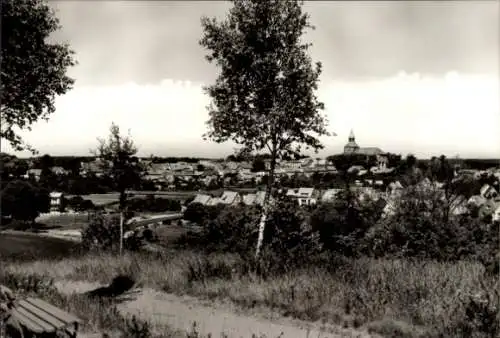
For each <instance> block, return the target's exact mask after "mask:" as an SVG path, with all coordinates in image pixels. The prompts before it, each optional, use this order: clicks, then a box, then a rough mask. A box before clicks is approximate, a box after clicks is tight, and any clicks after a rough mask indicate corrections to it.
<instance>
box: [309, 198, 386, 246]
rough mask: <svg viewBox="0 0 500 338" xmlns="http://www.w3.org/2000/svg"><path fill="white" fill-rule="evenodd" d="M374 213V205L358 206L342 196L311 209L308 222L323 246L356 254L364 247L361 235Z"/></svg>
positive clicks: (371, 223)
mask: <svg viewBox="0 0 500 338" xmlns="http://www.w3.org/2000/svg"><path fill="white" fill-rule="evenodd" d="M376 214H378V210H376V209H375V206H373V205H371V204H369V205H367V206H360V205H358V204H354V203H349V201H348V200H347V199H346V198H344V199H339V200H337V201H336V202H335V203H324V204H320V205H319V206H318V208H316V210H314V211H313V213H312V216H311V225H312V227H313V229H314V230H315V231H318V233H319V236H320V239H321V243H322V244H323V245H324V247H325V249H327V250H329V251H331V252H333V253H337V254H342V255H345V256H358V255H360V254H361V253H362V252H364V251H365V247H364V242H363V238H364V237H365V234H366V233H367V231H368V230H369V229H370V227H371V226H372V225H373V224H374V223H373V221H374V220H375V219H377V217H378V215H376Z"/></svg>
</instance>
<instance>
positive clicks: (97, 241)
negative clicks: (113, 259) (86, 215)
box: [82, 212, 120, 251]
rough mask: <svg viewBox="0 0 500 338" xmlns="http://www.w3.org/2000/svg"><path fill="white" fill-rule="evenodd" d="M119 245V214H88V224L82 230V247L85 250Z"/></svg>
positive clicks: (104, 248) (105, 248) (110, 247)
mask: <svg viewBox="0 0 500 338" xmlns="http://www.w3.org/2000/svg"><path fill="white" fill-rule="evenodd" d="M119 245H120V216H119V215H116V214H115V215H103V214H102V213H99V212H95V213H93V214H91V215H90V220H89V225H88V226H87V227H86V228H85V229H84V230H83V231H82V247H83V248H84V249H86V250H112V251H115V250H117V248H119Z"/></svg>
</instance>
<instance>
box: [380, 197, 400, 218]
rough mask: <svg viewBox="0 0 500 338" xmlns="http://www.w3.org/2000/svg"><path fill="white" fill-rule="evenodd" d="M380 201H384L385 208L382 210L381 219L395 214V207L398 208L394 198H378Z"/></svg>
mask: <svg viewBox="0 0 500 338" xmlns="http://www.w3.org/2000/svg"><path fill="white" fill-rule="evenodd" d="M380 200H384V201H385V206H384V207H383V209H382V216H383V217H388V216H392V215H394V214H395V213H396V211H397V207H398V203H397V200H396V198H394V197H388V198H386V199H384V198H380Z"/></svg>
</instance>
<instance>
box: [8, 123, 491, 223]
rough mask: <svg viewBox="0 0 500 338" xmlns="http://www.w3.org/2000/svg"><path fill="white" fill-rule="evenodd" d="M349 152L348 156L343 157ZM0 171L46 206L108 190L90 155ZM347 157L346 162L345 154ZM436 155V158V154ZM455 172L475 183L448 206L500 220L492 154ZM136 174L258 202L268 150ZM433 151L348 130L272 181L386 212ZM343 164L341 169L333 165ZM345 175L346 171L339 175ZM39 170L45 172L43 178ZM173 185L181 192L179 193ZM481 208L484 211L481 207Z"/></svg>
mask: <svg viewBox="0 0 500 338" xmlns="http://www.w3.org/2000/svg"><path fill="white" fill-rule="evenodd" d="M346 155H348V156H346ZM2 156H3V159H2V163H3V166H2V178H3V180H4V182H5V181H9V180H12V179H24V180H31V181H35V182H38V183H42V182H40V181H44V182H43V184H42V185H43V186H45V187H46V188H48V189H49V190H50V191H52V193H51V197H52V199H53V202H52V203H51V205H52V210H59V209H60V205H61V202H60V201H61V200H62V198H63V196H78V195H89V194H104V193H109V192H112V191H113V189H112V184H111V182H109V179H108V178H106V177H105V175H104V172H103V168H104V167H105V165H104V163H103V160H102V159H100V158H95V157H85V158H78V157H54V158H53V157H51V156H50V155H44V156H41V157H38V158H35V157H34V158H29V159H18V158H15V157H14V156H9V155H7V154H3V155H2ZM346 158H348V159H349V161H347V162H346V161H345V159H346ZM441 158H442V157H441ZM446 160H447V161H448V162H449V164H450V166H451V167H452V169H453V175H454V177H463V176H469V177H472V178H473V179H474V180H475V181H476V182H477V184H478V186H477V189H476V191H475V192H474V194H473V195H472V197H470V198H469V199H463V198H462V199H459V200H457V201H455V203H454V206H453V208H452V209H453V210H452V213H453V214H460V213H465V212H467V210H468V209H469V208H468V206H470V205H471V204H474V205H475V206H477V207H479V208H482V209H481V210H482V211H481V214H485V215H486V214H490V215H491V216H492V217H493V220H497V219H500V201H498V198H497V196H498V191H499V190H500V186H499V182H500V166H499V165H498V163H499V161H498V160H494V159H492V160H481V159H479V160H477V159H459V158H451V159H446ZM136 161H137V163H138V164H139V165H140V166H141V168H142V172H143V174H142V179H141V184H140V186H137V187H136V188H137V189H136V191H140V192H141V193H144V192H150V193H151V194H152V195H155V194H156V195H158V196H160V195H162V196H163V197H167V198H168V197H169V196H170V198H171V199H172V198H175V199H180V200H186V199H189V200H190V201H193V202H197V203H200V204H203V205H217V204H225V205H238V204H240V203H243V204H246V205H253V204H256V205H262V203H263V201H264V196H265V187H266V183H267V179H268V173H269V169H270V156H268V155H265V154H264V155H256V156H244V155H230V156H228V157H227V158H226V159H196V158H188V157H186V158H159V157H154V156H150V157H148V158H137V159H136ZM433 161H439V158H437V157H434V158H431V159H426V160H422V159H416V158H415V157H414V156H412V155H408V156H407V157H406V159H405V158H402V156H401V155H396V154H391V153H387V152H384V151H383V150H382V149H380V148H378V147H360V146H359V145H358V144H357V143H356V139H355V135H354V133H353V132H352V131H351V134H350V135H349V138H348V140H347V143H346V145H345V146H344V151H343V153H342V154H337V155H333V156H329V157H327V158H312V157H307V156H297V157H296V158H293V159H292V158H288V159H281V160H278V161H277V163H276V167H275V173H274V176H275V177H276V178H275V183H276V186H277V187H278V188H279V189H281V190H283V191H284V193H286V196H287V197H289V198H292V199H294V200H296V201H297V202H298V204H299V205H304V206H310V205H316V204H317V203H319V202H329V201H333V200H334V199H335V196H336V195H337V194H338V193H339V192H340V191H342V190H343V189H345V188H346V183H347V184H348V185H349V187H350V188H352V189H353V190H354V191H356V192H357V193H358V194H359V195H360V197H361V199H363V197H367V198H368V199H369V200H380V201H383V204H384V205H383V209H384V210H385V211H386V212H389V211H390V209H391V207H390V205H391V201H393V200H395V199H397V196H398V191H400V190H402V189H403V188H404V182H403V176H404V174H405V173H404V171H407V170H408V168H409V167H411V166H412V164H411V163H408V162H415V163H414V164H413V165H414V166H415V169H416V170H417V171H420V172H421V173H422V177H423V180H422V182H421V183H423V184H426V185H430V184H431V180H430V178H431V177H430V176H429V175H428V173H429V172H430V171H431V170H432V168H431V167H432V163H433ZM339 166H342V168H339ZM346 175H349V178H347V177H346ZM44 176H45V177H44ZM180 192H184V194H181V195H179V193H180ZM483 209H484V210H483Z"/></svg>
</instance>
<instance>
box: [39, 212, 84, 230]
mask: <svg viewBox="0 0 500 338" xmlns="http://www.w3.org/2000/svg"><path fill="white" fill-rule="evenodd" d="M88 220H89V216H88V214H87V213H78V214H77V213H61V214H45V215H41V216H40V217H38V218H37V219H36V222H37V223H40V224H43V225H45V227H46V228H48V229H57V228H64V229H82V228H83V227H85V226H86V225H87V224H88Z"/></svg>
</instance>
